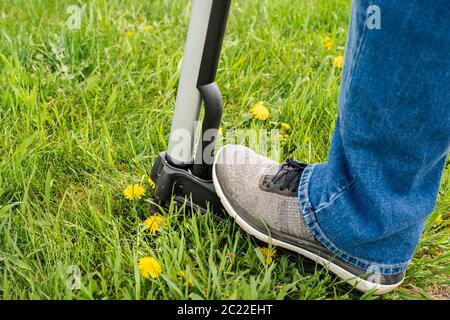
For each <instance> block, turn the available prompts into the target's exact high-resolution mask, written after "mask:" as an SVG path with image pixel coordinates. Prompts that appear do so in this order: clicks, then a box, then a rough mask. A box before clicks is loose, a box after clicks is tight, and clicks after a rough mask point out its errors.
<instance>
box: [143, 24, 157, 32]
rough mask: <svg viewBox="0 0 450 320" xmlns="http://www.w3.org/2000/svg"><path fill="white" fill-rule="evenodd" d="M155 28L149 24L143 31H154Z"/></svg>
mask: <svg viewBox="0 0 450 320" xmlns="http://www.w3.org/2000/svg"><path fill="white" fill-rule="evenodd" d="M153 28H154V26H152V25H151V24H148V25H146V26H144V27H143V28H142V30H144V31H151V30H153Z"/></svg>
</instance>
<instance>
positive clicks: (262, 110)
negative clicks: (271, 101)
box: [250, 102, 270, 121]
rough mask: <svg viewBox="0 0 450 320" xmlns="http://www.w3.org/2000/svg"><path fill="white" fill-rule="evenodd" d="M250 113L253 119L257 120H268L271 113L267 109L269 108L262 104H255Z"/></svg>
mask: <svg viewBox="0 0 450 320" xmlns="http://www.w3.org/2000/svg"><path fill="white" fill-rule="evenodd" d="M250 113H251V114H252V116H253V118H255V119H257V120H263V121H265V120H267V119H269V117H270V111H269V109H267V107H266V106H265V105H264V104H263V103H262V102H258V103H257V104H255V105H254V106H253V107H252V108H251V109H250Z"/></svg>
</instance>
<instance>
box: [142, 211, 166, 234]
mask: <svg viewBox="0 0 450 320" xmlns="http://www.w3.org/2000/svg"><path fill="white" fill-rule="evenodd" d="M165 225H167V221H166V218H165V217H163V216H161V215H159V214H158V215H154V216H150V217H148V218H147V219H145V221H144V227H145V228H146V229H149V230H150V234H152V235H155V234H156V231H158V230H159V227H160V226H165Z"/></svg>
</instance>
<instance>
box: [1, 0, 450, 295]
mask: <svg viewBox="0 0 450 320" xmlns="http://www.w3.org/2000/svg"><path fill="white" fill-rule="evenodd" d="M83 3H87V4H86V7H85V9H84V14H83V16H82V19H81V29H80V30H70V29H69V28H68V27H67V25H66V24H65V23H66V21H67V20H68V18H69V16H70V13H68V12H67V11H66V10H67V8H68V7H69V6H70V5H73V4H77V1H76V0H67V1H62V0H59V1H58V0H33V1H30V0H2V1H1V2H0V124H1V125H0V297H1V298H3V299H29V298H31V299H54V298H58V299H175V298H192V299H228V298H231V299H241V298H250V299H283V298H286V299H361V298H362V299H374V298H376V297H375V296H373V295H372V294H370V293H369V294H365V295H362V294H360V293H358V292H357V291H355V290H354V289H353V288H352V287H350V286H349V285H347V284H345V283H342V281H340V280H339V279H338V278H336V277H334V276H333V275H332V274H331V273H329V272H328V271H327V270H325V269H322V270H320V271H318V272H316V273H307V272H305V270H304V268H303V265H302V260H301V258H299V257H298V256H297V255H295V254H289V253H286V252H282V251H280V250H277V252H276V254H275V256H274V257H273V261H268V259H266V258H265V257H264V255H263V254H262V252H263V251H262V248H261V244H259V243H257V242H256V241H255V240H254V239H253V238H252V237H250V236H248V235H246V234H245V233H244V232H243V231H241V230H240V229H239V228H238V227H237V226H236V225H235V224H234V222H233V221H231V220H230V221H226V222H223V223H216V222H214V220H213V219H212V218H211V216H210V215H209V214H208V215H201V214H199V213H190V212H187V211H188V210H184V208H175V207H173V206H172V207H171V209H170V210H168V211H165V210H160V212H159V213H160V214H162V215H164V216H165V218H166V221H167V222H168V223H167V224H166V225H165V226H164V227H163V228H160V229H161V230H160V231H159V232H157V233H156V234H155V235H152V234H151V233H150V231H149V230H148V229H145V228H144V226H143V220H144V219H145V218H147V217H148V216H149V215H150V214H151V213H155V212H154V209H152V207H153V206H152V203H153V202H152V201H153V198H152V197H153V194H152V188H151V187H150V185H149V184H148V183H147V181H146V176H147V174H148V173H149V171H150V169H151V166H152V163H153V161H154V159H155V158H156V156H157V154H158V152H160V151H164V150H166V148H167V136H168V133H169V129H170V122H171V116H172V112H173V106H174V102H175V94H176V88H177V83H178V77H179V66H180V59H181V57H182V54H183V47H184V40H185V35H186V31H187V23H188V20H189V15H190V5H188V4H189V3H190V2H188V1H186V0H148V1H142V0H92V1H80V2H78V4H79V5H80V4H81V5H82V4H83ZM349 9H350V1H349V0H320V1H319V0H316V1H313V0H306V1H303V0H302V1H301V0H294V1H293V0H259V1H243V0H237V1H234V3H233V4H232V9H231V13H230V18H229V25H228V28H227V34H226V38H225V41H224V47H223V54H222V56H221V62H220V66H219V71H218V78H217V82H218V83H219V85H220V86H221V88H222V91H223V95H224V100H225V111H224V118H223V121H222V127H223V129H224V130H225V132H226V130H231V129H236V128H242V127H254V128H267V129H274V128H278V127H279V125H280V123H282V122H286V123H289V124H290V125H291V127H292V128H291V130H290V131H289V134H288V135H287V136H286V137H285V139H284V140H283V141H282V142H281V143H282V150H283V155H284V156H293V157H295V158H297V159H300V160H303V161H308V162H317V161H324V160H326V157H327V152H328V146H329V143H330V136H331V133H332V129H333V126H334V121H335V119H336V115H337V106H336V101H337V96H338V92H339V82H340V75H341V69H340V68H339V67H338V66H336V65H335V63H334V62H335V57H338V56H341V55H343V54H344V45H345V40H346V28H347V23H348V18H349ZM325 37H330V38H331V39H332V47H331V48H330V49H327V48H326V47H325V45H324V39H325ZM259 101H262V102H264V104H265V105H266V106H268V107H269V108H270V111H271V115H272V116H271V119H270V120H269V121H266V122H261V121H259V122H258V121H256V120H250V121H249V120H248V117H247V115H248V112H249V110H250V108H251V107H252V106H253V105H254V104H255V103H257V102H259ZM134 183H141V184H142V185H143V186H144V187H145V188H146V193H145V196H144V197H143V198H142V199H141V200H139V201H129V200H127V199H125V197H124V194H123V190H124V189H125V188H126V187H127V186H128V185H130V184H134ZM152 210H153V211H152ZM449 211H450V164H449V163H447V166H446V170H445V173H444V178H443V183H442V186H441V191H440V195H439V202H438V205H437V208H436V211H435V212H434V213H433V214H432V215H431V216H430V218H429V220H428V222H427V225H426V230H425V233H424V237H423V239H422V242H421V244H420V246H419V248H418V250H417V252H416V255H415V258H414V260H413V262H412V264H411V266H410V268H409V269H408V273H407V278H406V280H405V282H404V284H403V285H402V286H401V287H400V288H399V289H397V290H395V291H394V292H392V293H389V294H387V295H385V296H383V297H382V298H378V299H409V298H445V297H446V298H449V297H450V276H449V274H450V244H449V235H450V226H449V223H448V217H449ZM180 213H181V214H185V215H186V217H185V219H178V216H179V215H180ZM143 256H152V257H154V258H156V259H157V260H158V261H159V262H160V263H161V266H162V274H161V275H160V276H159V277H158V278H156V279H145V278H143V277H142V276H141V275H140V274H139V269H138V264H137V261H138V259H139V258H141V257H143ZM78 270H79V271H80V277H81V281H80V283H79V284H80V286H79V288H78V289H77V287H76V286H75V287H73V286H71V285H68V284H73V283H77V281H76V279H78V278H77V276H78V273H77V271H78ZM181 271H183V272H184V277H183V276H180V272H181Z"/></svg>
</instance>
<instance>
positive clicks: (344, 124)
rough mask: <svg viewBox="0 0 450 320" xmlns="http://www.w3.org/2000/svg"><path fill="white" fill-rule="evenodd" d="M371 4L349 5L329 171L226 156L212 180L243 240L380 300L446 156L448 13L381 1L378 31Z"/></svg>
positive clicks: (402, 264) (431, 198)
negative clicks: (371, 24)
mask: <svg viewBox="0 0 450 320" xmlns="http://www.w3.org/2000/svg"><path fill="white" fill-rule="evenodd" d="M371 4H372V1H368V0H355V1H354V2H353V6H352V15H351V22H350V28H349V36H348V43H347V49H346V61H345V67H344V74H343V80H342V85H341V92H340V97H339V102H338V104H339V116H338V121H337V125H336V128H335V132H334V136H333V141H332V145H331V148H330V154H329V158H328V161H327V162H326V163H320V164H312V165H308V166H305V165H303V164H300V163H297V162H295V161H292V160H289V161H288V162H287V163H286V164H284V165H282V166H280V165H278V164H276V163H274V162H272V161H270V160H268V159H266V158H264V157H261V156H257V155H256V154H254V152H252V151H251V150H248V149H246V148H244V147H239V146H229V147H225V148H223V149H222V150H221V151H220V152H219V153H218V155H217V159H216V164H215V165H214V170H213V171H214V172H213V178H214V183H215V187H216V189H217V191H218V194H219V197H220V198H221V200H222V202H223V204H224V206H225V208H226V210H227V211H228V212H229V213H230V215H232V216H233V217H234V218H235V219H236V221H237V223H238V224H239V225H241V226H242V227H243V228H244V229H245V230H246V231H248V232H249V233H251V234H253V235H254V236H256V237H258V238H259V239H261V240H263V241H272V242H273V243H274V244H275V245H280V246H283V247H285V248H288V249H291V250H294V251H297V252H299V253H301V254H304V255H306V256H308V257H309V258H312V259H314V260H316V261H317V262H319V263H322V264H326V265H328V266H329V267H330V270H331V271H333V272H335V273H336V274H338V275H339V276H341V277H342V278H344V279H346V280H348V281H349V282H351V283H353V284H355V285H356V286H357V288H358V289H360V290H362V291H366V290H368V289H372V288H377V289H379V291H378V293H384V292H388V291H390V290H392V289H394V288H395V287H396V286H398V285H399V284H400V283H401V281H402V279H403V275H404V271H405V269H406V266H407V265H408V263H409V261H410V259H411V257H412V255H413V252H414V250H415V247H416V245H417V243H418V240H419V238H420V235H421V233H422V229H423V225H424V221H425V219H426V217H427V216H428V215H429V213H430V212H431V211H432V210H433V208H434V206H435V202H436V197H437V193H438V189H439V183H440V179H441V175H442V171H443V168H444V165H445V159H446V156H447V153H448V152H449V150H450V51H449V48H450V33H448V30H447V28H448V21H449V20H448V17H447V16H448V12H449V11H450V3H449V2H448V1H446V0H438V1H433V2H427V3H425V2H424V1H419V0H414V1H404V0H381V1H377V4H378V6H379V7H380V9H381V29H379V30H377V29H373V30H371V29H368V28H367V27H366V25H365V21H366V12H367V8H368V7H369V6H370V5H371ZM297 196H298V198H297ZM299 203H300V205H299ZM372 273H375V274H376V276H375V277H374V276H373V274H372ZM355 279H356V280H355Z"/></svg>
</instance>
